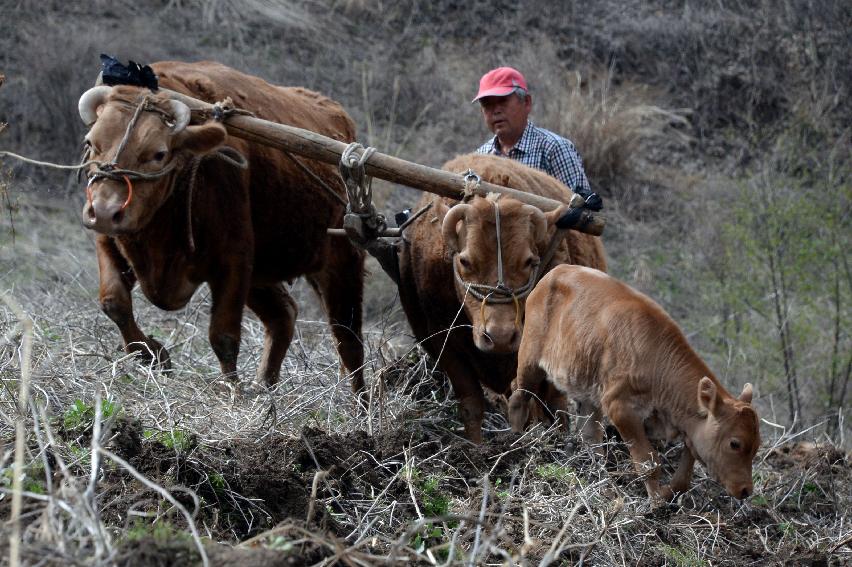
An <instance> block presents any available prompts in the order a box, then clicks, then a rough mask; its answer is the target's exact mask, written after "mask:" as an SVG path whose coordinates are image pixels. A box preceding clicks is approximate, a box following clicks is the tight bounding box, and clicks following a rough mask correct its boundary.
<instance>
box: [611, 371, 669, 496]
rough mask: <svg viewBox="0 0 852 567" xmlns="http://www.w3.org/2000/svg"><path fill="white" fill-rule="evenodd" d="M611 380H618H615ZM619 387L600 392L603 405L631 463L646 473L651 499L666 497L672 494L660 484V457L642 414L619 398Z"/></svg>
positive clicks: (646, 485)
mask: <svg viewBox="0 0 852 567" xmlns="http://www.w3.org/2000/svg"><path fill="white" fill-rule="evenodd" d="M613 382H619V380H614V381H613ZM624 393H625V392H624V391H623V390H622V391H609V392H606V393H605V394H604V396H603V400H602V402H603V406H604V409H605V410H606V413H607V415H608V416H609V419H610V420H611V421H612V424H613V425H615V427H616V429H618V432H619V433H620V434H621V437H622V438H623V439H624V441H625V442H626V443H627V444H628V446H629V447H630V456H631V458H632V459H633V466H634V467H635V468H636V471H637V472H638V473H639V474H640V475H645V489H646V490H647V491H648V496H649V497H651V498H652V499H657V498H660V499H663V500H667V499H668V498H670V497H671V494H672V492H671V489H670V488H669V487H664V488H661V487H660V483H659V478H660V458H659V456H658V455H657V452H656V451H655V450H654V448H653V447H652V446H651V442H650V441H649V440H648V437H647V435H645V424H644V422H643V420H642V418H641V416H639V415H637V414H636V413H635V412H634V411H633V410H632V409H630V399H629V398H626V399H625V401H622V396H621V394H624Z"/></svg>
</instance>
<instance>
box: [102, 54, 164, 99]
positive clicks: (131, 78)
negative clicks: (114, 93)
mask: <svg viewBox="0 0 852 567" xmlns="http://www.w3.org/2000/svg"><path fill="white" fill-rule="evenodd" d="M101 80H102V81H103V83H104V84H105V85H109V86H113V85H132V86H135V87H143V88H147V89H151V90H152V91H156V90H157V89H158V88H159V81H158V79H157V75H156V73H154V70H153V69H152V68H151V67H150V66H149V65H141V64H139V63H136V62H135V61H129V62H128V64H127V65H123V64H122V63H121V62H120V61H119V60H118V59H116V58H115V57H111V56H109V55H107V54H105V53H101Z"/></svg>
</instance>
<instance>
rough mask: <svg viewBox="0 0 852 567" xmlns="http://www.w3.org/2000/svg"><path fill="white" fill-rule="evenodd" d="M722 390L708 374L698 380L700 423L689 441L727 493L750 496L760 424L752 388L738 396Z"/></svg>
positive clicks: (691, 447)
mask: <svg viewBox="0 0 852 567" xmlns="http://www.w3.org/2000/svg"><path fill="white" fill-rule="evenodd" d="M719 390H720V387H719V386H718V385H717V384H716V382H714V381H713V380H711V379H710V378H708V377H706V376H705V377H704V378H702V379H701V381H700V382H699V383H698V394H697V395H698V408H699V414H700V415H701V422H700V423H699V425H698V427H697V428H696V430H694V431H693V432H692V433H691V434H690V435H689V436H688V438H687V444H688V445H689V448H690V450H691V451H692V454H693V455H694V456H695V457H696V458H698V460H700V461H701V462H702V463H703V464H704V466H705V467H706V468H707V470H708V472H709V473H710V474H711V475H712V476H713V477H714V478H715V479H716V480H717V481H719V482H720V483H721V484H722V485H723V486H724V487H725V490H727V492H728V494H730V495H731V496H734V497H736V498H747V497H749V496H751V494H752V493H753V492H754V485H753V484H752V476H751V463H752V461H753V460H754V456H755V454H756V453H757V449H758V447H760V427H759V425H758V420H757V413H755V411H754V408H753V407H752V405H751V397H752V387H751V384H746V385H745V387H744V388H743V391H742V394H740V397H739V398H734V397H732V396H730V395H728V394H724V395H723V393H722V392H720V391H719Z"/></svg>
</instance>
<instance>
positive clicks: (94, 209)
mask: <svg viewBox="0 0 852 567" xmlns="http://www.w3.org/2000/svg"><path fill="white" fill-rule="evenodd" d="M145 92H147V91H144V90H143V89H139V88H136V87H128V86H117V87H109V86H104V85H101V86H96V87H94V88H92V89H89V90H88V91H86V92H85V93H84V94H83V96H82V97H80V102H79V105H78V108H79V112H80V117H81V118H82V119H83V122H84V123H85V124H86V125H87V126H90V129H89V132H88V134H86V138H85V145H86V159H87V160H95V161H97V162H101V163H109V162H111V161H112V160H115V163H114V164H113V165H112V167H113V168H114V169H120V170H128V171H132V172H134V173H136V174H142V176H139V175H130V176H128V177H124V176H114V177H104V176H99V175H95V176H93V177H92V178H91V179H92V180H91V181H90V184H89V186H88V187H87V195H88V199H87V203H86V205H85V207H83V226H85V227H86V228H89V229H92V230H95V231H97V232H100V233H104V234H109V235H118V234H132V233H134V232H136V231H138V230H140V229H142V228H143V227H145V226H146V225H147V224H148V222H149V221H150V220H151V218H152V217H153V216H154V214H155V213H156V212H157V210H158V209H159V208H160V207H161V206H162V204H163V203H164V202H165V201H166V200H167V199H168V197H169V196H170V194H171V191H172V189H173V187H174V184H173V180H174V176H175V175H179V173H180V169H181V166H182V165H184V164H185V163H186V161H187V158H188V157H190V156H192V155H201V154H205V153H209V152H211V151H213V150H215V149H217V148H218V147H220V146H221V145H222V143H223V142H224V141H225V137H226V133H225V129H224V128H223V127H222V125H220V124H217V123H210V124H203V125H200V126H189V120H190V111H189V107H187V106H186V105H185V104H183V103H182V102H178V101H175V100H170V99H168V98H166V97H164V96H155V95H150V94H149V95H148V97H149V101H150V102H149V104H148V105H147V106H146V107H145V109H144V110H143V111H141V112H140V113H139V115H138V119H137V121H136V123H135V124H134V125H133V127H132V128H128V125H129V124H130V122H131V120H132V118H133V115H134V113H135V112H136V110H137V108H138V107H139V105H140V104H141V102H142V100H143V97H144V93H145ZM120 148H121V149H120ZM95 171H96V168H95V166H94V165H93V166H91V169H90V171H89V175H92V174H93V173H95ZM157 174H162V175H159V176H157ZM144 176H149V177H150V176H153V178H151V179H145V178H144Z"/></svg>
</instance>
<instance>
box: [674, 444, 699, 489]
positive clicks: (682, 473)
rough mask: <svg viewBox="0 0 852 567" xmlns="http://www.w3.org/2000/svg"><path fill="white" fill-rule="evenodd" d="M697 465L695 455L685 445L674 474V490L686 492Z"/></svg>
mask: <svg viewBox="0 0 852 567" xmlns="http://www.w3.org/2000/svg"><path fill="white" fill-rule="evenodd" d="M694 466H695V457H694V456H693V455H692V451H690V450H689V447H687V446H686V445H684V447H683V452H682V453H681V454H680V462H679V463H678V466H677V470H676V471H675V473H674V476H672V482H671V488H672V491H673V492H686V491H687V489H688V488H689V483H690V482H691V481H692V469H693V467H694Z"/></svg>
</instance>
